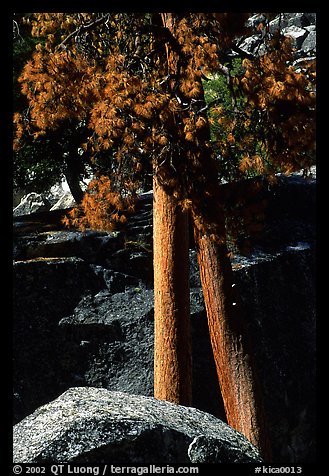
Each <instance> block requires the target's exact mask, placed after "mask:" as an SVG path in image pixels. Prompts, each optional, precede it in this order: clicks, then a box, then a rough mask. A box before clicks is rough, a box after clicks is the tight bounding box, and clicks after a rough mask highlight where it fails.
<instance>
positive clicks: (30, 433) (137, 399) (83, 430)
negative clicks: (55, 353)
mask: <svg viewBox="0 0 329 476" xmlns="http://www.w3.org/2000/svg"><path fill="white" fill-rule="evenodd" d="M13 459H14V462H17V463H42V462H51V463H57V462H58V463H63V462H75V463H83V464H86V463H97V464H101V463H108V462H109V461H110V462H111V463H113V464H124V465H127V464H128V465H129V464H138V465H142V464H152V463H157V464H165V465H166V464H174V463H180V464H186V463H199V462H202V463H207V462H210V463H256V462H260V461H261V458H260V455H259V453H258V451H257V449H256V448H255V447H254V446H253V445H251V443H250V442H248V440H246V439H245V438H244V437H243V436H242V435H241V434H240V433H238V432H236V431H235V430H233V429H232V428H231V427H229V426H228V425H226V424H225V423H223V422H222V421H220V420H219V419H217V418H215V417H214V416H212V415H210V414H207V413H204V412H201V411H200V410H197V409H195V408H189V407H183V406H180V405H174V404H171V403H168V402H164V401H160V400H156V399H154V398H150V397H144V396H137V395H129V394H125V393H122V392H110V391H108V390H105V389H99V388H71V389H69V390H67V391H66V392H65V393H64V394H63V395H61V396H60V397H59V398H57V399H56V400H55V401H53V402H51V403H49V404H47V405H45V406H43V407H41V408H39V409H38V410H37V411H35V412H34V413H33V414H32V415H30V416H28V417H26V418H25V419H24V420H23V421H21V422H20V423H18V424H17V425H15V427H14V456H13Z"/></svg>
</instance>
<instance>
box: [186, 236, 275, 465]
mask: <svg viewBox="0 0 329 476" xmlns="http://www.w3.org/2000/svg"><path fill="white" fill-rule="evenodd" d="M195 235H196V244H197V250H198V263H199V269H200V277H201V283H202V289H203V295H204V300H205V306H206V311H207V318H208V326H209V334H210V340H211V345H212V349H213V355H214V360H215V365H216V369H217V375H218V380H219V383H220V387H221V393H222V397H223V401H224V407H225V413H226V418H227V422H228V424H229V425H231V426H232V427H233V428H235V429H236V430H238V431H239V432H240V433H242V434H243V435H245V436H246V437H247V438H248V439H249V440H250V441H251V442H252V443H253V444H254V445H255V446H257V447H258V448H259V449H260V451H261V452H262V454H263V456H264V458H265V459H266V460H270V445H269V440H268V435H267V424H266V421H265V413H264V406H263V398H262V391H261V388H260V384H259V381H258V377H257V373H256V370H255V365H254V362H253V358H252V349H251V346H250V342H249V339H248V331H247V329H246V325H245V322H244V319H243V316H242V315H241V311H242V310H241V309H239V300H238V296H235V295H234V294H235V293H234V287H233V285H234V283H233V273H232V268H231V263H230V260H229V258H228V255H227V250H226V246H223V245H220V244H217V243H215V242H214V241H212V240H210V239H209V237H208V236H207V235H202V234H201V233H199V232H198V231H196V233H195Z"/></svg>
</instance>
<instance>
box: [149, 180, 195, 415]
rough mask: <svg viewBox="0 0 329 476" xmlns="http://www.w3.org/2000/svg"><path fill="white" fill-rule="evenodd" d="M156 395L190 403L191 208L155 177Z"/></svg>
mask: <svg viewBox="0 0 329 476" xmlns="http://www.w3.org/2000/svg"><path fill="white" fill-rule="evenodd" d="M153 256H154V258H153V259H154V396H155V397H156V398H158V399H161V400H167V401H170V402H173V403H177V404H181V405H187V406H188V405H191V403H192V362H191V355H192V354H191V337H190V306H189V299H190V292H189V254H188V222H187V214H186V213H184V212H183V211H182V210H181V208H180V206H179V205H178V202H177V199H176V198H174V197H173V196H172V195H171V194H168V193H167V192H166V191H165V189H164V188H163V187H162V186H161V184H160V183H159V182H158V179H157V178H156V176H155V177H154V182H153Z"/></svg>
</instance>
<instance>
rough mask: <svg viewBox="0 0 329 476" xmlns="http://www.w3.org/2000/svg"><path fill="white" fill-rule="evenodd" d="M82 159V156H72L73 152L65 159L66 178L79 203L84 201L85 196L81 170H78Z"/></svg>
mask: <svg viewBox="0 0 329 476" xmlns="http://www.w3.org/2000/svg"><path fill="white" fill-rule="evenodd" d="M80 161H81V158H80V157H75V156H74V155H73V157H72V156H71V154H70V155H69V156H68V157H66V159H65V163H66V167H65V178H66V181H67V185H68V186H69V189H70V192H71V193H72V196H73V198H74V200H75V201H76V203H77V204H79V203H81V202H82V199H83V196H84V192H83V190H82V188H81V187H80V180H79V171H78V170H77V168H78V167H80V168H81V164H80Z"/></svg>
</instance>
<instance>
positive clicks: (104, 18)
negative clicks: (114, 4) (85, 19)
mask: <svg viewBox="0 0 329 476" xmlns="http://www.w3.org/2000/svg"><path fill="white" fill-rule="evenodd" d="M108 18H109V13H106V15H103V16H101V17H100V18H98V19H97V20H95V21H93V22H91V23H88V24H87V25H80V26H79V28H77V29H76V30H74V31H72V33H70V34H69V35H68V36H67V37H66V38H65V39H64V40H63V41H62V42H61V43H60V44H59V45H57V47H56V50H58V49H59V48H63V47H64V46H65V44H66V43H68V42H69V41H70V39H71V38H72V37H73V36H77V35H79V34H81V33H82V32H84V31H88V30H92V29H93V28H95V27H96V26H98V25H101V24H102V23H105V22H106V21H107V20H108Z"/></svg>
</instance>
